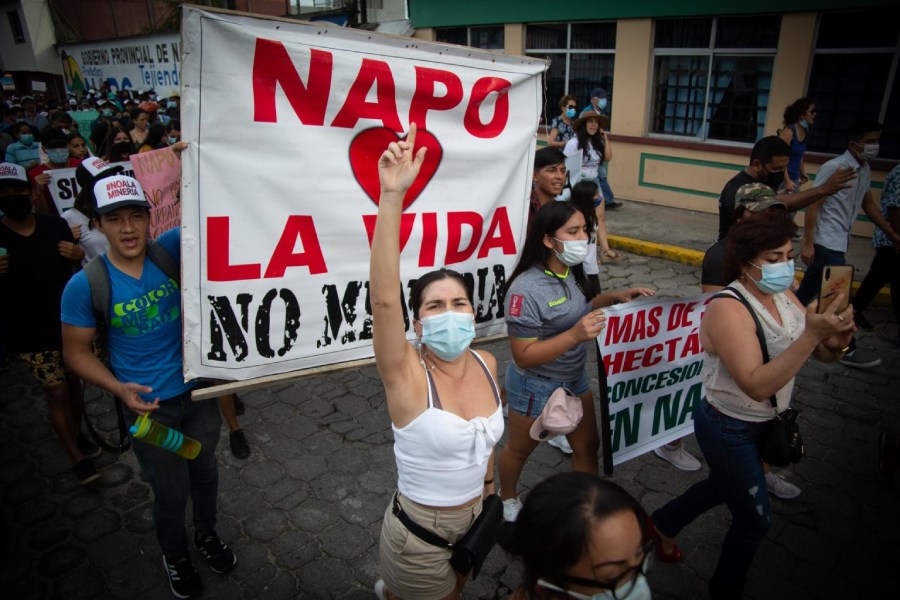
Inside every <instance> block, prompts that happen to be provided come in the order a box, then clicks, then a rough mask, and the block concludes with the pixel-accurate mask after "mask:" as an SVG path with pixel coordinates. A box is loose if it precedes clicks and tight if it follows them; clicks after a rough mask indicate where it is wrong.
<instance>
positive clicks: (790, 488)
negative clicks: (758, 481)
mask: <svg viewBox="0 0 900 600" xmlns="http://www.w3.org/2000/svg"><path fill="white" fill-rule="evenodd" d="M766 487H768V488H769V493H770V494H772V495H773V496H775V497H776V498H781V499H782V500H790V499H791V498H796V497H797V496H799V495H800V488H798V487H797V486H796V485H794V484H793V483H788V482H787V481H785V479H784V477H782V476H781V475H778V474H777V473H773V472H772V471H769V472H768V473H766Z"/></svg>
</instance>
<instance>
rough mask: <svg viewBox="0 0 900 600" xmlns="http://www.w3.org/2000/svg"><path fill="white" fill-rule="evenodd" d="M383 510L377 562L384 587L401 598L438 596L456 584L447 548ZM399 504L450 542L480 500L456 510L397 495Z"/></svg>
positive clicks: (474, 513)
mask: <svg viewBox="0 0 900 600" xmlns="http://www.w3.org/2000/svg"><path fill="white" fill-rule="evenodd" d="M392 506H393V501H392V502H391V504H389V505H388V507H387V510H386V511H385V512H384V522H383V523H382V525H381V543H380V544H379V546H378V554H379V566H380V569H381V577H382V579H384V583H385V587H387V589H388V590H390V591H391V593H392V594H394V595H395V596H398V597H400V598H403V599H404V600H439V599H440V598H443V597H445V596H447V595H448V594H450V592H452V591H453V589H454V588H455V587H456V577H457V575H456V571H454V570H453V567H451V566H450V551H449V550H446V549H443V548H438V547H437V546H432V545H431V544H429V543H428V542H424V541H422V540H420V539H419V538H418V537H416V536H415V535H414V534H412V533H410V531H409V530H408V529H407V528H406V527H404V525H403V523H401V522H400V519H398V518H397V517H396V516H394V513H393V512H392V510H391V508H392ZM400 506H401V507H402V508H403V512H405V513H406V514H407V515H409V517H410V518H411V519H412V520H413V521H415V522H416V523H418V524H419V525H421V526H422V527H424V528H425V529H428V530H429V531H432V532H434V533H436V534H437V535H439V536H441V537H442V538H444V539H445V540H447V541H448V542H450V543H455V542H456V541H457V540H459V538H461V537H462V536H463V535H464V534H465V533H466V531H468V530H469V527H470V526H471V525H472V523H474V522H475V519H476V518H477V517H478V515H479V514H480V513H481V502H475V503H474V504H473V505H472V506H469V507H467V508H461V509H456V510H435V509H433V508H425V507H423V506H421V505H419V504H416V503H415V502H413V501H412V500H410V499H408V498H404V497H403V496H402V495H401V496H400Z"/></svg>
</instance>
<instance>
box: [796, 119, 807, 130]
mask: <svg viewBox="0 0 900 600" xmlns="http://www.w3.org/2000/svg"><path fill="white" fill-rule="evenodd" d="M798 124H799V125H800V127H802V128H803V129H809V121H807V120H806V119H803V118H801V119H800V121H799V123H798Z"/></svg>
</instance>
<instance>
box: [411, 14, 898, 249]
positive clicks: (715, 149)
mask: <svg viewBox="0 0 900 600" xmlns="http://www.w3.org/2000/svg"><path fill="white" fill-rule="evenodd" d="M609 4H610V3H600V2H596V1H594V2H590V1H583V0H572V1H571V2H568V3H561V4H558V5H557V4H554V3H531V2H521V1H512V0H493V1H492V2H490V3H486V2H480V1H477V0H457V1H456V2H451V3H448V2H439V1H437V0H410V19H411V21H412V25H413V26H414V27H415V28H416V36H417V37H420V38H423V39H429V40H435V41H443V42H449V43H457V44H463V45H470V46H475V47H480V48H487V49H494V50H498V51H503V52H505V53H508V54H519V55H528V56H539V57H542V58H546V59H548V60H549V61H550V67H549V70H548V72H547V73H546V76H545V88H546V101H545V110H544V115H543V117H542V123H546V122H548V121H549V119H550V118H552V117H553V116H556V115H557V114H558V113H559V109H558V100H559V98H560V96H561V95H562V94H571V95H574V96H576V97H577V99H578V102H579V105H580V106H586V105H587V104H588V103H589V102H590V99H589V97H588V95H589V94H590V90H592V89H593V88H595V87H603V88H605V89H606V90H607V91H608V92H609V93H610V96H611V100H610V117H611V125H610V130H611V132H612V135H611V141H612V143H613V144H614V148H615V160H613V161H611V162H610V164H609V179H610V182H611V184H612V186H613V188H614V189H615V191H616V194H617V196H619V197H622V198H626V199H630V200H637V201H642V202H650V203H658V204H665V205H669V206H676V207H680V208H687V209H693V210H699V211H704V212H716V211H717V201H716V199H717V198H718V195H719V192H720V190H721V188H722V186H723V184H724V183H725V181H727V180H728V179H729V178H730V177H731V176H732V175H733V174H734V172H735V171H737V170H738V169H741V168H743V167H744V166H746V165H747V164H748V162H749V153H750V148H751V147H752V145H753V143H754V142H755V141H756V140H757V139H759V138H760V137H762V136H764V135H770V134H775V133H776V132H777V131H778V130H779V129H780V128H781V126H782V115H783V113H784V109H785V108H786V107H787V106H788V105H789V104H790V103H791V102H793V101H794V100H796V99H798V98H800V97H802V96H807V95H808V96H811V97H812V98H813V99H814V101H815V103H816V108H817V110H818V114H817V118H816V123H815V126H814V127H813V128H812V129H811V130H810V137H809V144H808V149H807V154H806V166H807V172H808V173H810V174H814V173H815V171H816V169H817V168H818V166H819V165H820V164H822V163H823V162H825V161H826V160H828V159H830V158H831V157H833V156H834V155H835V154H839V153H841V152H843V151H844V150H845V149H846V130H847V126H848V125H849V124H850V122H851V121H852V120H853V119H855V118H857V117H871V118H876V119H878V120H879V121H881V122H882V123H884V125H885V130H884V132H883V135H882V142H881V153H880V160H878V161H876V162H875V163H874V164H873V166H874V170H875V171H876V172H875V173H874V174H873V179H874V180H875V183H874V184H873V188H874V189H875V192H876V195H877V194H878V190H879V189H880V186H881V182H882V181H883V178H884V176H885V175H886V174H887V172H888V171H889V170H890V169H891V168H892V167H893V166H894V165H895V164H897V162H898V159H900V110H898V108H900V106H898V103H900V83H898V82H900V77H898V73H897V71H898V63H900V20H898V19H897V18H896V16H895V15H896V11H895V9H894V8H893V3H890V2H880V1H877V0H876V1H869V2H865V1H863V2H861V3H860V2H857V3H854V2H848V1H846V0H843V1H842V0H810V1H806V0H788V1H787V2H777V1H770V0H759V1H757V2H754V3H752V4H747V5H739V4H737V3H722V2H713V1H710V0H685V1H682V2H677V3H676V2H665V1H662V0H631V1H630V2H618V3H614V4H615V6H610V5H609ZM725 4H727V6H723V5H725ZM856 231H857V232H859V233H864V234H865V233H868V232H870V231H871V224H870V223H868V219H867V218H866V217H865V216H864V215H860V216H859V219H858V223H857V227H856Z"/></svg>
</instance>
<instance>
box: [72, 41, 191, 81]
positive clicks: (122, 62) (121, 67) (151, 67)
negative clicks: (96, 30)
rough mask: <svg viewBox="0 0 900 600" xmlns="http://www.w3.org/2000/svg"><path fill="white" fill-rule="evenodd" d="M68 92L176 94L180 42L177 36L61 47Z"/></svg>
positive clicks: (178, 78) (178, 77)
mask: <svg viewBox="0 0 900 600" xmlns="http://www.w3.org/2000/svg"><path fill="white" fill-rule="evenodd" d="M59 59H60V61H61V62H62V71H63V78H64V80H65V84H66V91H69V92H73V93H74V92H79V91H81V92H85V91H87V90H90V89H96V90H99V89H100V88H101V87H102V86H103V84H104V83H107V84H109V87H110V88H111V89H113V90H116V91H119V90H130V89H135V90H145V91H147V90H153V91H154V92H156V93H157V94H158V95H161V96H167V95H169V94H177V93H178V91H179V85H180V83H181V74H180V66H181V38H180V37H179V35H178V34H177V33H163V34H158V35H147V36H137V37H131V38H128V39H114V40H105V41H97V42H86V43H82V44H60V46H59Z"/></svg>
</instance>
